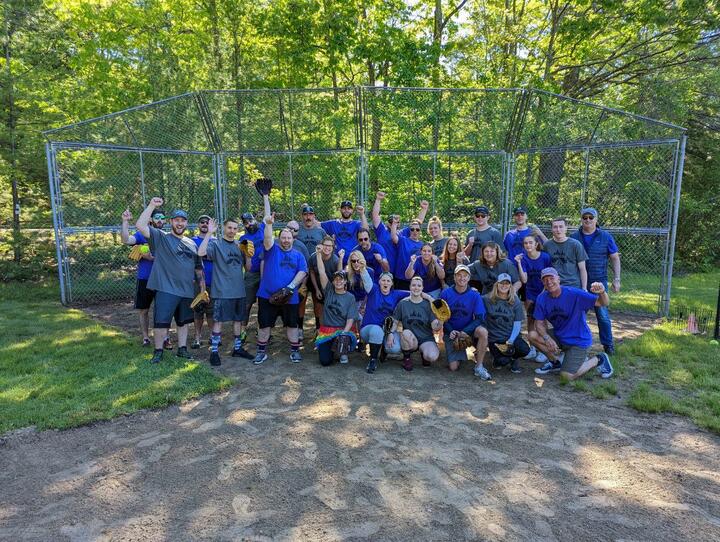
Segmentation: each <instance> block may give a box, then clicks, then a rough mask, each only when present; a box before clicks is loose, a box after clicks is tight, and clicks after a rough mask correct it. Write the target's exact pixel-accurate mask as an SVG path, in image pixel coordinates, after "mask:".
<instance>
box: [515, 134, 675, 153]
mask: <svg viewBox="0 0 720 542" xmlns="http://www.w3.org/2000/svg"><path fill="white" fill-rule="evenodd" d="M679 142H680V140H679V139H676V138H668V139H645V140H642V141H617V142H613V143H592V144H590V145H588V144H587V143H577V144H568V145H557V146H552V147H523V148H521V149H516V150H515V151H513V152H512V154H514V155H515V156H517V155H520V154H538V153H552V152H563V151H584V150H602V149H617V148H629V147H654V146H658V145H677V144H678V143H679Z"/></svg>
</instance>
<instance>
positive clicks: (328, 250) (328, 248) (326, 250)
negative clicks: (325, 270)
mask: <svg viewBox="0 0 720 542" xmlns="http://www.w3.org/2000/svg"><path fill="white" fill-rule="evenodd" d="M334 248H335V243H333V242H332V241H331V240H329V239H328V240H326V241H323V242H322V253H323V256H324V257H325V258H329V257H330V255H331V254H332V251H333V249H334Z"/></svg>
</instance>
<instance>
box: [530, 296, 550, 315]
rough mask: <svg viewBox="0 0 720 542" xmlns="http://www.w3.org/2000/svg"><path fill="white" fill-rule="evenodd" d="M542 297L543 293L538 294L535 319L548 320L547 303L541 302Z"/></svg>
mask: <svg viewBox="0 0 720 542" xmlns="http://www.w3.org/2000/svg"><path fill="white" fill-rule="evenodd" d="M541 299H542V294H540V295H539V296H538V298H537V299H536V300H535V310H534V311H533V319H535V320H546V319H547V314H545V304H544V303H540V300H541Z"/></svg>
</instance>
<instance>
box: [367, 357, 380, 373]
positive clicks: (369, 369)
mask: <svg viewBox="0 0 720 542" xmlns="http://www.w3.org/2000/svg"><path fill="white" fill-rule="evenodd" d="M377 364H378V360H376V359H374V358H370V361H369V362H368V364H367V367H365V370H366V371H367V372H368V374H373V373H374V372H375V369H377Z"/></svg>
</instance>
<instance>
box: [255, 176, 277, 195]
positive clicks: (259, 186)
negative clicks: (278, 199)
mask: <svg viewBox="0 0 720 542" xmlns="http://www.w3.org/2000/svg"><path fill="white" fill-rule="evenodd" d="M272 185H273V182H272V181H271V180H270V179H268V178H267V177H262V178H260V179H258V180H257V181H255V190H257V191H258V192H259V193H260V195H261V196H269V195H270V191H271V190H272Z"/></svg>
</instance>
